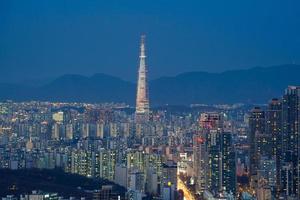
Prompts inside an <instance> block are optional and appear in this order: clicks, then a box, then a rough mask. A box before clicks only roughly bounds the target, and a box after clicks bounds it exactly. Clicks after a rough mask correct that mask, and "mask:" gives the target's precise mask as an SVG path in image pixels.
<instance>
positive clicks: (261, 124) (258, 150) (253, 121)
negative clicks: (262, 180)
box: [249, 107, 265, 175]
mask: <svg viewBox="0 0 300 200" xmlns="http://www.w3.org/2000/svg"><path fill="white" fill-rule="evenodd" d="M264 135H265V112H264V111H263V110H262V109H260V108H259V107H255V108H254V109H253V110H252V111H251V114H250V118H249V142H250V174H251V175H256V174H257V170H258V161H259V158H260V156H261V155H262V154H263V149H264V148H263V146H265V145H263V143H264V141H265V140H264V137H263V136H264Z"/></svg>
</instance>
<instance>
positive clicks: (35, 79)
mask: <svg viewBox="0 0 300 200" xmlns="http://www.w3.org/2000/svg"><path fill="white" fill-rule="evenodd" d="M283 66H284V67H291V66H296V67H300V64H298V63H286V64H278V65H265V66H249V67H248V68H232V69H226V70H222V71H205V70H194V71H182V72H178V73H174V74H169V75H168V74H164V75H161V76H157V77H151V76H149V80H150V81H154V80H156V79H160V78H169V77H173V78H174V77H177V76H180V75H182V74H186V73H207V74H222V73H226V72H231V71H247V70H252V69H255V68H272V67H283ZM137 69H138V67H137ZM137 69H136V70H137ZM99 74H100V75H101V74H102V75H106V76H111V77H114V78H119V79H121V80H123V81H126V82H130V83H134V84H136V83H137V75H138V73H136V76H135V78H133V79H127V78H125V77H122V76H117V75H114V74H111V73H105V72H97V71H95V72H93V73H69V72H67V73H61V74H57V75H54V76H44V77H32V78H25V79H22V80H20V79H18V80H8V81H1V82H0V83H8V84H25V82H29V84H32V83H37V84H38V85H40V82H41V83H42V84H43V83H47V82H48V83H49V82H51V81H54V80H56V79H58V78H61V77H63V76H66V75H74V76H83V77H87V78H91V77H93V76H95V75H99ZM150 74H151V73H150Z"/></svg>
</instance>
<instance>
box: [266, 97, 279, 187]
mask: <svg viewBox="0 0 300 200" xmlns="http://www.w3.org/2000/svg"><path fill="white" fill-rule="evenodd" d="M281 126H282V104H281V101H280V100H279V99H276V98H274V99H272V100H271V101H270V102H269V105H268V109H267V111H266V134H267V135H269V136H270V137H271V148H272V151H271V152H270V156H271V157H272V158H269V159H271V160H273V159H274V158H275V160H276V189H277V192H279V190H280V166H281V164H280V163H281V160H282V156H281V145H282V143H281V142H282V132H281Z"/></svg>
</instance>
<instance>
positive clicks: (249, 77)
mask: <svg viewBox="0 0 300 200" xmlns="http://www.w3.org/2000/svg"><path fill="white" fill-rule="evenodd" d="M288 85H300V65H281V66H274V67H266V68H264V67H255V68H251V69H248V70H231V71H226V72H223V73H207V72H188V73H183V74H179V75H178V76H174V77H162V78H159V79H155V80H152V81H150V103H151V104H152V105H163V104H172V105H183V104H185V105H187V104H191V103H207V104H213V103H237V102H242V103H266V102H267V101H268V100H269V99H271V98H273V97H280V96H281V95H282V94H283V92H284V89H285V88H286V87H287V86H288ZM135 90H136V85H135V84H134V83H131V82H128V81H124V80H122V79H120V78H117V77H114V76H109V75H105V74H95V75H93V76H91V77H86V76H81V75H64V76H61V77H59V78H57V79H55V80H54V81H52V82H50V83H48V84H46V85H43V86H36V87H34V86H32V84H31V85H28V86H26V85H25V86H24V85H23V86H22V85H14V84H5V83H4V84H0V91H1V92H0V100H7V99H10V100H15V101H24V100H47V101H68V102H75V101H76V102H92V103H93V102H126V103H129V104H131V105H134V103H135V92H136V91H135Z"/></svg>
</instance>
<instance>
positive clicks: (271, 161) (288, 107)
mask: <svg viewBox="0 0 300 200" xmlns="http://www.w3.org/2000/svg"><path fill="white" fill-rule="evenodd" d="M299 117H300V87H295V86H289V87H288V88H287V89H286V90H285V93H284V95H283V97H282V98H281V99H272V100H271V101H270V102H269V103H268V105H267V107H266V108H265V109H262V108H260V107H255V108H254V109H253V110H252V111H251V113H250V116H249V145H250V151H249V153H250V170H249V173H250V177H251V187H252V188H254V189H255V192H256V195H257V197H258V198H259V199H272V198H276V199H279V198H282V199H300V190H299V189H300V185H299V183H300V180H299V178H300V177H299V164H300V157H299V152H300V151H299V150H300V146H299V145H300V143H299V142H300V132H299V130H300V129H299V128H300V123H299V122H300V121H299V120H300V119H299Z"/></svg>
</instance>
